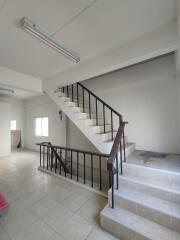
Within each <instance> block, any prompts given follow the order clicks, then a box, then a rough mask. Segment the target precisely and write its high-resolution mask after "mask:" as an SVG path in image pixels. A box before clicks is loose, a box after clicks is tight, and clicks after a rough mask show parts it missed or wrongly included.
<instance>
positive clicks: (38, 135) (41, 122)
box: [34, 117, 49, 137]
mask: <svg viewBox="0 0 180 240" xmlns="http://www.w3.org/2000/svg"><path fill="white" fill-rule="evenodd" d="M37 119H40V125H41V127H40V128H41V129H40V134H37V129H36V126H37V125H36V124H37V123H36V121H37ZM43 119H47V129H46V131H47V135H44V134H43V132H44V131H43ZM34 133H35V136H36V137H49V117H36V118H35V119H34Z"/></svg>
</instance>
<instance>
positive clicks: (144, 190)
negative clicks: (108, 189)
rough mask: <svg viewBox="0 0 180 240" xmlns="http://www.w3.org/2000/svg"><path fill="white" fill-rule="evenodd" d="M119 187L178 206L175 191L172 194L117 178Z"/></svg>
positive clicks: (178, 198)
mask: <svg viewBox="0 0 180 240" xmlns="http://www.w3.org/2000/svg"><path fill="white" fill-rule="evenodd" d="M119 185H120V186H123V187H126V188H130V189H132V190H135V191H139V192H141V193H144V194H149V195H151V196H153V197H157V198H161V199H164V200H166V201H171V202H174V203H176V204H180V192H179V193H178V192H175V191H174V192H173V191H168V190H165V189H162V188H157V187H153V186H149V185H147V184H144V183H143V182H142V183H141V184H140V183H137V182H134V181H133V180H132V181H131V180H129V179H126V178H121V177H119Z"/></svg>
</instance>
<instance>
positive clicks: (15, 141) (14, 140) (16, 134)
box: [11, 130, 21, 149]
mask: <svg viewBox="0 0 180 240" xmlns="http://www.w3.org/2000/svg"><path fill="white" fill-rule="evenodd" d="M20 147H21V131H20V130H12V131H11V149H15V148H20Z"/></svg>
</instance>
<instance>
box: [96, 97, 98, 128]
mask: <svg viewBox="0 0 180 240" xmlns="http://www.w3.org/2000/svg"><path fill="white" fill-rule="evenodd" d="M96 126H98V107H97V98H96Z"/></svg>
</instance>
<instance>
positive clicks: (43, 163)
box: [43, 146, 45, 168]
mask: <svg viewBox="0 0 180 240" xmlns="http://www.w3.org/2000/svg"><path fill="white" fill-rule="evenodd" d="M44 163H45V146H43V168H44Z"/></svg>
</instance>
